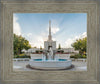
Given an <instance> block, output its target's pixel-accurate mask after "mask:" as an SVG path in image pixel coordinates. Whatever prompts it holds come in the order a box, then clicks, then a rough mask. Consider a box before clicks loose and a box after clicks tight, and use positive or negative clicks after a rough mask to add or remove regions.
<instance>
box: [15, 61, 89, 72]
mask: <svg viewBox="0 0 100 84" xmlns="http://www.w3.org/2000/svg"><path fill="white" fill-rule="evenodd" d="M28 64H29V61H14V62H13V69H14V70H18V71H19V70H22V71H23V70H24V71H30V70H33V69H30V68H26V65H28ZM72 65H74V68H72V69H69V70H71V71H86V70H87V63H86V62H80V61H72Z"/></svg>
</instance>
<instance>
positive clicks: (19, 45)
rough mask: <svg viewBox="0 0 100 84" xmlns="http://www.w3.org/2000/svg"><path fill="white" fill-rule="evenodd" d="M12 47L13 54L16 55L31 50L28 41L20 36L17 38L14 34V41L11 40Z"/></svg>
mask: <svg viewBox="0 0 100 84" xmlns="http://www.w3.org/2000/svg"><path fill="white" fill-rule="evenodd" d="M13 45H14V54H16V55H18V54H21V51H22V50H23V49H26V50H27V49H29V48H31V45H30V44H29V41H28V40H26V39H25V38H24V37H22V36H18V35H16V34H14V40H13Z"/></svg>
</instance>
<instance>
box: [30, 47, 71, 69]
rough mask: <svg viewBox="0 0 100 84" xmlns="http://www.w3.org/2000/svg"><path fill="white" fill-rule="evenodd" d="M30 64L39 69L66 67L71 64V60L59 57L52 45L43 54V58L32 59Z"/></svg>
mask: <svg viewBox="0 0 100 84" xmlns="http://www.w3.org/2000/svg"><path fill="white" fill-rule="evenodd" d="M29 64H30V66H31V67H33V68H37V69H65V68H69V67H70V66H71V60H68V59H59V57H58V56H57V55H56V54H55V53H54V52H53V50H52V48H51V47H50V48H49V50H48V51H45V52H44V53H43V54H42V59H31V60H30V62H29Z"/></svg>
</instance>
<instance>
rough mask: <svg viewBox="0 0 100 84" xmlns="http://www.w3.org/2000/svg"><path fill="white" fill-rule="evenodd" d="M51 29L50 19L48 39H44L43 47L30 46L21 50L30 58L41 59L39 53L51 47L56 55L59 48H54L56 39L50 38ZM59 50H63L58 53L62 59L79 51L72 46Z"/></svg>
mask: <svg viewBox="0 0 100 84" xmlns="http://www.w3.org/2000/svg"><path fill="white" fill-rule="evenodd" d="M51 30H52V28H51V21H49V35H48V40H47V41H44V48H43V49H40V48H31V49H28V50H22V51H25V53H26V54H27V55H30V56H31V57H32V59H35V58H38V59H41V58H42V56H41V53H42V52H44V51H47V50H49V48H50V47H51V48H52V50H53V51H54V52H56V55H57V54H58V51H59V50H58V48H56V41H53V40H52V35H51ZM61 50H63V51H64V52H63V53H60V54H59V58H62V59H65V58H66V59H69V58H70V55H73V54H77V53H79V51H76V50H75V49H74V48H61ZM37 51H38V53H37ZM41 51H42V52H41Z"/></svg>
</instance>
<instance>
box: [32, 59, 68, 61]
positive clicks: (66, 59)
mask: <svg viewBox="0 0 100 84" xmlns="http://www.w3.org/2000/svg"><path fill="white" fill-rule="evenodd" d="M33 61H44V60H43V59H33ZM45 61H50V60H45ZM51 61H67V59H58V60H51Z"/></svg>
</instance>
